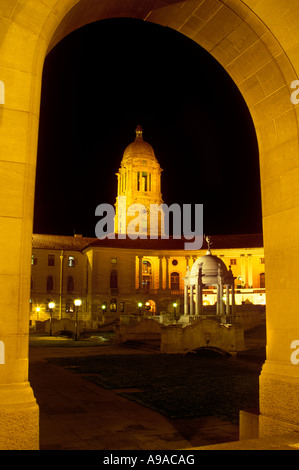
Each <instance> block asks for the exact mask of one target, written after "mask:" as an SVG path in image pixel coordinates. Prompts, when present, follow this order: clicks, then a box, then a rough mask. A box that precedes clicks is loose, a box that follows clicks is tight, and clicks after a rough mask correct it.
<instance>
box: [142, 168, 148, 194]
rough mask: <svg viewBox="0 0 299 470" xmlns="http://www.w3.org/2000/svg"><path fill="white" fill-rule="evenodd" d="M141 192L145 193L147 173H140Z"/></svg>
mask: <svg viewBox="0 0 299 470" xmlns="http://www.w3.org/2000/svg"><path fill="white" fill-rule="evenodd" d="M142 191H147V173H146V172H145V171H143V172H142Z"/></svg>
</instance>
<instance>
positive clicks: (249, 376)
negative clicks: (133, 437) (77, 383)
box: [48, 354, 262, 423]
mask: <svg viewBox="0 0 299 470" xmlns="http://www.w3.org/2000/svg"><path fill="white" fill-rule="evenodd" d="M48 361H50V362H51V363H55V364H57V365H59V366H62V367H66V368H68V369H69V370H71V371H72V372H74V373H78V374H83V376H84V378H86V379H87V380H90V381H92V382H94V383H96V384H98V385H100V386H101V387H105V388H108V389H119V393H121V394H122V395H124V396H126V397H127V398H129V399H130V400H134V401H136V402H138V403H140V404H141V405H143V406H146V407H148V408H151V409H154V410H156V411H159V412H160V413H161V414H163V415H165V416H167V417H169V418H173V419H175V418H186V417H195V416H212V415H213V416H216V417H218V418H222V419H224V420H227V421H230V422H232V423H238V416H239V410H244V409H258V389H259V383H258V382H259V373H260V370H261V365H262V362H261V361H259V360H257V361H256V362H250V361H246V360H239V359H235V358H232V357H223V356H222V357H201V356H199V355H196V354H188V355H167V354H144V355H139V354H128V355H127V354H126V355H111V356H108V355H107V356H106V355H105V356H90V357H71V358H50V359H48ZM133 388H134V389H136V388H137V389H138V390H136V391H132V392H130V391H122V389H133Z"/></svg>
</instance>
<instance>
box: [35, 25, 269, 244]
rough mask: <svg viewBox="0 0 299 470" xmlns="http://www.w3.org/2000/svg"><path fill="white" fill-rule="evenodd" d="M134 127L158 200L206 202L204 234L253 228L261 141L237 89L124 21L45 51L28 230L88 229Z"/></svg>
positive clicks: (170, 37)
mask: <svg viewBox="0 0 299 470" xmlns="http://www.w3.org/2000/svg"><path fill="white" fill-rule="evenodd" d="M138 124H141V126H142V127H143V130H144V140H146V141H147V142H149V143H150V144H151V145H152V146H153V148H154V151H155V154H156V157H157V159H158V161H159V163H160V165H161V167H162V168H163V170H164V171H163V173H162V194H163V200H164V202H165V203H166V204H168V205H170V204H172V203H179V204H183V203H184V204H195V203H203V204H204V233H209V234H229V233H261V231H262V224H261V198H260V181H259V163H258V147H257V141H256V136H255V130H254V126H253V123H252V120H251V116H250V114H249V111H248V108H247V106H246V104H245V102H244V100H243V98H242V96H241V95H240V93H239V91H238V89H237V88H236V86H235V84H234V83H233V81H232V80H231V78H230V77H229V76H228V74H227V73H226V72H225V71H224V69H223V68H222V67H221V66H220V65H219V64H218V63H217V61H216V60H215V59H213V57H212V56H211V55H209V54H208V53H207V52H206V51H205V50H203V49H202V48H201V47H199V46H198V45H197V44H196V43H194V42H193V41H191V40H190V39H188V38H186V37H184V36H183V35H181V34H179V33H177V32H176V31H173V30H171V29H169V28H165V27H161V26H158V25H154V24H150V23H147V22H143V21H141V20H132V19H117V20H105V21H100V22H97V23H93V24H91V25H88V26H85V27H84V28H81V29H80V30H77V31H75V32H74V33H72V34H71V35H70V36H68V37H66V38H65V39H64V40H63V41H61V42H60V43H59V44H58V45H57V46H56V47H55V48H54V49H53V50H52V51H51V52H50V53H49V55H48V56H47V58H46V61H45V66H44V76H43V88H42V101H41V115H40V135H39V146H38V160H37V177H36V195H35V217H34V232H35V233H48V234H62V235H73V234H74V231H75V232H76V233H82V234H83V235H84V236H92V237H93V236H95V233H94V228H95V225H96V222H97V220H98V218H96V217H95V208H96V206H97V205H98V204H101V203H110V204H114V203H115V198H116V189H117V180H116V176H115V173H116V172H117V171H118V168H119V165H120V162H121V159H122V155H123V152H124V150H125V148H126V146H127V145H128V144H130V143H131V142H132V141H133V140H134V138H135V128H136V126H137V125H138Z"/></svg>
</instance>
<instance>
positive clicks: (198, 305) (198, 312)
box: [195, 282, 202, 315]
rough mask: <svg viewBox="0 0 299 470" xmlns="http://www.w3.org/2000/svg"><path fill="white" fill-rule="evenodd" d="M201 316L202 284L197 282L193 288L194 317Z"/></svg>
mask: <svg viewBox="0 0 299 470" xmlns="http://www.w3.org/2000/svg"><path fill="white" fill-rule="evenodd" d="M201 314H202V284H201V282H199V283H198V284H196V287H195V315H201Z"/></svg>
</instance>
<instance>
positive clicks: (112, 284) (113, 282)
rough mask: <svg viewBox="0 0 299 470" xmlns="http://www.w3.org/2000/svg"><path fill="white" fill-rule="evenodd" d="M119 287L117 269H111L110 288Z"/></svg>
mask: <svg viewBox="0 0 299 470" xmlns="http://www.w3.org/2000/svg"><path fill="white" fill-rule="evenodd" d="M117 288H118V277H117V271H116V269H111V272H110V289H117Z"/></svg>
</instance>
